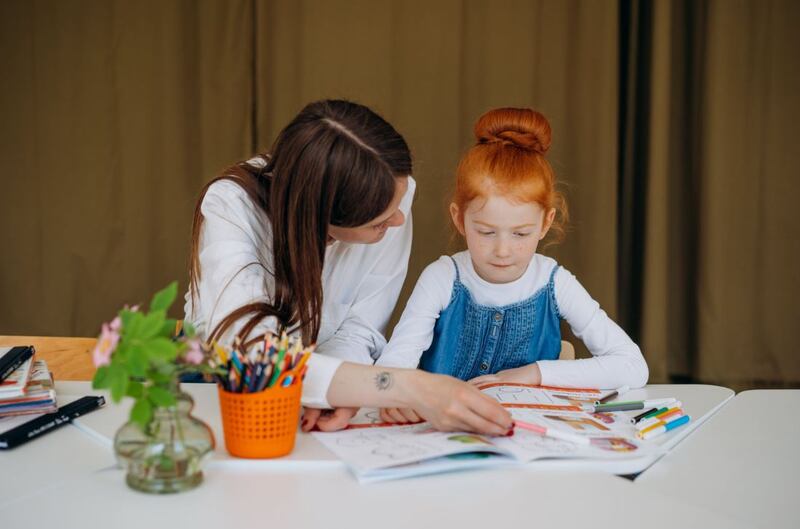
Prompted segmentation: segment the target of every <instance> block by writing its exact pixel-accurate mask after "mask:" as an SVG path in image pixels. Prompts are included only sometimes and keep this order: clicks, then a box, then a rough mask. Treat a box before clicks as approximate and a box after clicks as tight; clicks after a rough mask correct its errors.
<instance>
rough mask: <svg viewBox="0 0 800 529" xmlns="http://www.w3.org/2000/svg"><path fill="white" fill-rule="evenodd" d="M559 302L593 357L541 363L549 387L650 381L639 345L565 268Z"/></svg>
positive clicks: (558, 274) (631, 384)
mask: <svg viewBox="0 0 800 529" xmlns="http://www.w3.org/2000/svg"><path fill="white" fill-rule="evenodd" d="M555 289H556V303H557V304H558V309H559V312H560V313H561V316H562V317H563V318H564V319H565V320H567V323H569V325H570V327H571V328H572V332H573V333H574V334H575V336H577V337H578V338H580V339H581V340H582V341H583V343H584V344H585V345H586V347H587V348H588V349H589V352H591V353H592V358H585V359H579V360H570V361H559V360H542V361H539V362H537V364H538V365H539V370H540V371H541V374H542V384H544V385H547V386H567V387H593V388H595V387H596V388H601V389H614V388H618V387H622V386H629V387H631V388H638V387H642V386H644V385H645V384H647V377H648V369H647V363H646V362H645V360H644V357H643V356H642V353H641V351H640V350H639V347H638V346H637V345H636V344H635V343H634V342H633V340H631V339H630V337H629V336H628V335H627V334H626V333H625V331H623V330H622V328H621V327H620V326H619V325H617V324H616V323H615V322H614V320H612V319H611V318H610V317H609V316H608V314H606V312H605V311H604V310H603V309H601V308H600V304H599V303H597V301H595V300H594V299H592V297H591V296H590V295H589V293H588V292H587V291H586V289H585V288H583V285H581V284H580V282H578V280H577V278H575V276H574V275H572V274H571V273H570V272H568V271H567V270H565V269H564V268H563V267H562V268H561V269H559V270H558V271H557V272H556V277H555Z"/></svg>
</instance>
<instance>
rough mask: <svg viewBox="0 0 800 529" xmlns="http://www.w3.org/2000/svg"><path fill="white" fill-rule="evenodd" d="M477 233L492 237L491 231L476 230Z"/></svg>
mask: <svg viewBox="0 0 800 529" xmlns="http://www.w3.org/2000/svg"><path fill="white" fill-rule="evenodd" d="M478 233H480V234H481V235H494V232H493V231H480V230H478Z"/></svg>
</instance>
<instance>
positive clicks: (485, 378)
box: [468, 375, 500, 386]
mask: <svg viewBox="0 0 800 529" xmlns="http://www.w3.org/2000/svg"><path fill="white" fill-rule="evenodd" d="M468 382H469V383H470V384H471V385H473V386H482V385H484V384H491V383H493V382H500V377H498V376H497V375H481V376H479V377H475V378H473V379H471V380H468Z"/></svg>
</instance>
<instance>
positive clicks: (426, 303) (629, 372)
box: [377, 251, 648, 388]
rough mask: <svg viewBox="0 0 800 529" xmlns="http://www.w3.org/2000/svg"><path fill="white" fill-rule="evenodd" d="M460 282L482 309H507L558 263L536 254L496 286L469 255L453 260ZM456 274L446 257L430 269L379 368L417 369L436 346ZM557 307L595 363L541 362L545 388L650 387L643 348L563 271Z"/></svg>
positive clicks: (543, 282) (528, 294)
mask: <svg viewBox="0 0 800 529" xmlns="http://www.w3.org/2000/svg"><path fill="white" fill-rule="evenodd" d="M453 258H454V259H455V261H456V263H457V264H458V269H459V274H460V276H461V282H462V283H463V284H464V286H466V287H467V289H468V290H469V291H470V294H471V295H472V297H473V299H474V300H475V302H476V303H478V304H480V305H490V306H502V305H509V304H512V303H517V302H519V301H522V300H525V299H527V298H529V297H531V296H532V295H533V294H535V293H536V291H538V290H539V289H541V288H543V287H545V286H546V285H547V282H548V281H549V279H550V274H551V272H552V271H553V267H555V266H558V263H556V261H555V260H553V259H551V258H549V257H546V256H543V255H540V254H536V255H534V256H533V259H531V262H530V264H529V265H528V268H527V269H526V271H525V273H524V274H522V276H521V277H520V278H519V279H517V280H516V281H512V282H510V283H502V284H494V283H489V282H487V281H485V280H484V279H482V278H481V277H480V276H479V275H478V274H477V273H476V272H475V268H474V266H473V264H472V259H471V258H470V255H469V252H466V251H465V252H460V253H457V254H455V255H454V256H453ZM455 278H456V273H455V268H454V267H453V262H452V261H451V260H450V259H449V258H448V257H446V256H442V257H440V258H439V259H438V260H437V261H435V262H433V263H432V264H430V265H428V267H427V268H425V270H424V271H423V272H422V274H421V275H420V278H419V281H418V282H417V285H416V286H415V287H414V291H413V293H412V294H411V297H410V298H409V300H408V304H407V305H406V308H405V310H404V311H403V316H402V317H401V319H400V322H399V323H398V324H397V326H396V327H395V329H394V332H393V334H392V339H391V340H390V341H389V344H388V345H387V346H386V347H385V348H384V350H383V353H382V354H381V357H380V358H379V359H378V362H377V364H378V365H383V366H387V367H416V366H417V365H418V364H419V360H420V357H421V356H422V353H423V352H424V351H426V350H427V349H428V348H429V347H430V345H431V343H432V341H433V330H434V326H435V325H436V320H437V319H438V318H439V315H440V314H441V312H442V311H443V310H444V309H445V308H447V305H448V304H449V302H450V297H451V294H452V291H453V283H454V282H455ZM554 282H555V294H556V296H555V297H556V304H557V305H558V311H559V313H560V314H561V316H562V317H563V318H564V319H565V320H567V322H568V323H569V325H570V327H571V328H572V332H573V333H574V334H575V336H577V337H578V338H580V339H581V340H583V343H584V344H586V347H587V348H588V349H589V351H590V352H591V353H592V358H586V359H580V360H572V361H559V360H540V361H539V362H537V364H538V366H539V369H540V371H541V373H542V384H544V385H549V386H567V387H591V388H618V387H621V386H625V385H627V386H630V387H632V388H636V387H641V386H644V385H645V384H646V383H647V377H648V370H647V363H646V362H645V360H644V358H643V357H642V353H641V351H640V350H639V347H638V346H637V345H636V344H635V343H633V340H631V339H630V337H629V336H628V335H627V334H626V333H625V331H623V330H622V329H621V328H620V327H619V325H617V324H616V323H615V322H614V321H613V320H612V319H611V318H609V317H608V315H607V314H606V313H605V311H603V309H601V308H600V305H599V304H598V303H597V302H596V301H595V300H594V299H592V297H591V296H590V295H589V293H588V292H586V289H584V288H583V286H582V285H581V284H580V283H579V282H578V280H577V279H576V278H575V276H574V275H572V274H571V273H570V272H568V271H567V270H566V269H564V267H560V268H559V269H558V270H557V271H556V274H555V278H554Z"/></svg>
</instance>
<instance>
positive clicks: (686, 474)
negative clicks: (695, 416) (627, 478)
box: [636, 390, 800, 528]
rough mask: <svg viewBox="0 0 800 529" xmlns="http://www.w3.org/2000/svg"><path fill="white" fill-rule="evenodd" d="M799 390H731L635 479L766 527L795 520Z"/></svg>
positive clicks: (798, 508)
mask: <svg viewBox="0 0 800 529" xmlns="http://www.w3.org/2000/svg"><path fill="white" fill-rule="evenodd" d="M798 410H800V390H756V391H745V392H743V393H740V394H739V395H737V396H736V397H735V398H734V399H733V400H732V401H731V402H730V403H729V404H727V405H726V406H725V407H724V408H723V409H722V410H721V411H720V412H719V413H718V414H716V415H715V416H714V417H712V418H711V419H710V420H709V421H708V423H707V424H706V425H705V426H704V427H703V428H701V429H700V430H699V431H697V432H696V433H694V434H692V435H691V436H690V437H689V438H688V439H687V440H686V441H685V442H684V443H682V444H681V445H680V446H678V447H677V448H676V449H675V450H673V451H672V452H671V453H669V454H667V455H666V456H665V457H664V458H662V459H661V460H660V461H659V462H658V463H656V464H655V465H653V467H652V468H650V469H649V470H647V471H646V472H644V473H643V474H642V475H641V476H639V478H638V479H637V480H636V484H637V485H638V486H640V487H641V488H642V489H643V490H648V491H653V492H659V493H662V494H664V495H667V496H669V497H672V498H676V499H680V500H683V501H686V502H688V503H692V504H694V505H697V506H702V507H706V508H709V509H712V510H715V511H717V512H724V513H727V514H729V515H731V516H733V517H736V518H737V519H739V520H741V521H743V522H746V523H750V524H753V525H755V526H760V527H765V528H779V527H786V528H790V527H791V528H798V527H800V505H798V501H800V422H798V419H797V415H798Z"/></svg>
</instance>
